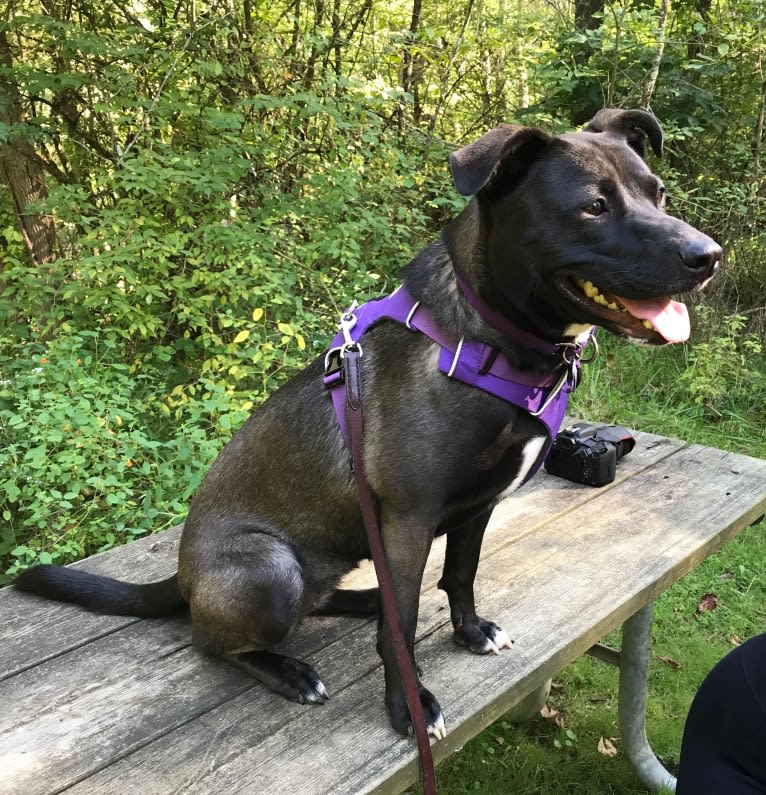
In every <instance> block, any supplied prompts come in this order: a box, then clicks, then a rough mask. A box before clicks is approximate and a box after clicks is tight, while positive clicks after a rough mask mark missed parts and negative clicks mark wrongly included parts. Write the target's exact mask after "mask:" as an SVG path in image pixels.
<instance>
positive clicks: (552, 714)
mask: <svg viewBox="0 0 766 795" xmlns="http://www.w3.org/2000/svg"><path fill="white" fill-rule="evenodd" d="M540 715H541V716H542V717H543V718H545V719H546V720H549V721H553V723H555V724H556V725H557V726H558V727H559V729H563V728H564V713H563V712H562V711H561V710H560V709H554V708H553V707H551V706H549V705H548V704H543V708H542V709H541V710H540Z"/></svg>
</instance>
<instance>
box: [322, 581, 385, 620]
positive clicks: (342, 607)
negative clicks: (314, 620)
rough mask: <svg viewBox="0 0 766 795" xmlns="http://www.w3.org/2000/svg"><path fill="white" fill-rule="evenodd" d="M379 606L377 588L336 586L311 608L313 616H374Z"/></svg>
mask: <svg viewBox="0 0 766 795" xmlns="http://www.w3.org/2000/svg"><path fill="white" fill-rule="evenodd" d="M379 607H380V595H379V593H378V589H377V588H362V589H357V590H354V589H351V588H336V589H335V590H334V591H333V592H332V594H330V596H329V598H328V599H326V600H325V601H324V602H323V603H322V604H321V605H320V606H319V607H317V608H316V609H315V610H312V612H311V615H314V616H360V617H362V618H366V617H369V616H376V615H377V614H378V610H379Z"/></svg>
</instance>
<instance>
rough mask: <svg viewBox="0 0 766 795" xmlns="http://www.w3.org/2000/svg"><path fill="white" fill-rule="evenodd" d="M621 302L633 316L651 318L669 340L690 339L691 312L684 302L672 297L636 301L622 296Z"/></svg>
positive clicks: (681, 340)
mask: <svg viewBox="0 0 766 795" xmlns="http://www.w3.org/2000/svg"><path fill="white" fill-rule="evenodd" d="M620 302H621V303H622V304H623V306H624V307H625V308H626V309H627V310H628V312H630V314H631V315H633V317H637V318H638V319H639V320H651V321H652V323H653V324H654V328H655V329H657V331H658V333H660V334H661V335H662V336H663V337H664V338H665V339H666V340H667V341H668V342H685V341H686V340H688V339H689V334H690V333H691V327H690V325H689V312H688V310H687V309H686V306H685V305H684V304H681V303H679V302H678V301H671V300H670V298H655V299H653V300H651V301H634V300H632V299H630V298H622V297H620Z"/></svg>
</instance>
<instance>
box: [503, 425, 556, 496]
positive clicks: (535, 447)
mask: <svg viewBox="0 0 766 795" xmlns="http://www.w3.org/2000/svg"><path fill="white" fill-rule="evenodd" d="M545 443H546V437H545V436H534V437H532V438H531V439H527V441H525V442H523V443H522V444H521V445H520V446H519V449H518V450H517V451H514V455H513V461H512V462H511V465H510V466H509V467H508V475H509V476H510V480H509V482H508V485H507V486H506V487H505V488H504V489H503V490H502V491H501V492H500V494H499V495H498V497H497V501H498V502H501V501H502V500H504V499H505V498H506V497H509V496H510V495H511V494H513V492H514V491H516V489H518V488H519V487H520V486H521V485H523V484H524V483H525V482H526V480H527V477H528V476H529V475H530V473H531V471H532V468H533V467H534V466H535V464H536V463H537V462H538V460H539V458H540V454H541V453H542V451H543V447H544V446H545ZM508 475H507V476H506V477H508Z"/></svg>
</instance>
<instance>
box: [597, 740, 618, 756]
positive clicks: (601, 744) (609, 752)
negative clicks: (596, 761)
mask: <svg viewBox="0 0 766 795" xmlns="http://www.w3.org/2000/svg"><path fill="white" fill-rule="evenodd" d="M598 752H599V753H600V754H603V755H604V756H617V748H616V747H615V745H614V743H613V742H612V741H611V740H609V739H607V738H606V737H601V739H599V741H598Z"/></svg>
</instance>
